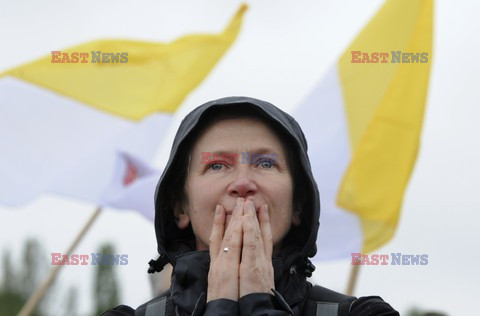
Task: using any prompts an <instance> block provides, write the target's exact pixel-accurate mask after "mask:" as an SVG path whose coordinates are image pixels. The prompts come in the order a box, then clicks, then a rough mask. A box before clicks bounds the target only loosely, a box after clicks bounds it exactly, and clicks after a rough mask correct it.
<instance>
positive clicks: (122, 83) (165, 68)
mask: <svg viewBox="0 0 480 316" xmlns="http://www.w3.org/2000/svg"><path fill="white" fill-rule="evenodd" d="M246 9H247V6H246V5H242V6H241V7H240V9H239V10H238V12H237V13H236V14H235V16H234V17H233V18H232V20H231V22H230V23H229V25H228V26H227V27H226V28H225V30H224V31H223V32H221V33H220V34H211V35H210V34H201V35H200V34H199V35H188V36H184V37H182V38H179V39H177V40H175V41H173V42H171V43H168V44H165V43H156V42H144V41H134V40H98V41H92V42H88V43H84V44H80V45H77V46H74V47H70V48H67V49H65V50H62V51H57V52H60V53H61V54H60V55H56V54H55V53H54V52H52V54H51V55H49V56H46V57H44V58H41V59H39V60H36V61H34V62H31V63H28V64H26V65H22V66H19V67H16V68H13V69H11V70H9V71H7V72H6V73H4V74H3V75H9V76H13V77H15V78H18V79H21V80H24V81H28V82H30V83H33V84H35V85H38V86H41V87H44V88H46V89H49V90H52V91H55V92H57V93H59V94H61V95H64V96H67V97H70V98H73V99H75V100H78V101H80V102H82V103H84V104H85V105H88V106H92V107H95V108H97V109H100V110H102V111H105V112H107V113H111V114H114V115H117V116H121V117H125V118H128V119H132V120H140V119H142V118H143V117H145V116H146V115H148V114H152V113H155V112H164V113H173V112H175V110H176V109H177V107H178V105H179V104H181V102H182V101H183V100H184V98H185V97H186V96H187V94H188V93H189V92H190V91H191V90H192V89H194V88H195V87H196V86H197V85H198V84H199V83H200V82H201V81H202V80H203V79H204V78H205V77H206V76H207V74H208V73H209V72H210V70H211V69H212V68H213V67H214V66H215V64H216V63H217V62H218V61H219V60H220V58H221V57H222V56H223V54H224V53H225V52H226V51H227V49H228V48H229V47H230V46H231V45H232V43H233V42H234V41H235V39H236V37H237V34H238V33H239V31H240V27H241V24H242V23H241V22H242V17H243V14H244V12H245V11H246ZM64 53H65V54H67V55H65V56H66V57H65V58H64V55H63V54H64ZM73 53H77V55H78V56H77V55H72V54H73ZM80 54H88V57H85V60H86V62H85V63H84V62H82V60H83V59H82V58H80ZM110 54H113V55H110ZM122 54H123V56H122ZM118 55H121V56H118ZM73 56H77V59H78V61H77V62H72V60H74V59H73ZM114 56H118V58H117V59H115V58H114ZM95 57H98V58H95ZM122 57H123V59H122ZM104 59H105V60H104ZM62 60H63V61H65V62H64V63H63V62H61V61H62ZM117 60H118V61H117ZM52 61H59V62H52ZM67 61H70V62H67ZM104 61H105V62H104ZM122 61H123V62H122Z"/></svg>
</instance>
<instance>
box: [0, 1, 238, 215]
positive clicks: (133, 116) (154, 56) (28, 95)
mask: <svg viewBox="0 0 480 316" xmlns="http://www.w3.org/2000/svg"><path fill="white" fill-rule="evenodd" d="M246 8H247V7H246V5H243V6H241V7H240V9H239V10H238V12H237V13H236V14H235V15H234V17H233V18H232V20H231V21H230V23H229V25H228V26H227V27H226V28H225V30H224V31H223V32H221V33H219V34H211V35H210V34H204V35H188V36H184V37H182V38H180V39H178V40H175V41H173V42H171V43H168V44H163V43H152V42H141V41H124V40H106V41H94V42H88V43H84V44H81V45H78V46H75V47H71V48H68V49H66V50H64V51H61V52H60V54H59V55H58V54H57V55H56V57H55V61H59V60H60V62H54V63H53V62H52V58H53V57H52V56H53V54H52V56H47V57H45V58H41V59H39V60H36V61H33V62H31V63H28V64H25V65H21V66H19V67H16V68H13V69H11V70H9V71H7V72H5V73H3V74H1V75H0V148H1V150H2V154H1V155H0V177H1V178H2V181H1V182H0V203H2V204H4V205H7V206H13V207H15V206H20V205H22V204H25V203H28V202H30V201H32V200H33V199H35V198H36V197H37V196H38V195H40V194H42V193H54V194H61V195H65V196H68V197H73V198H78V199H82V200H84V201H87V202H91V203H95V204H101V203H103V202H104V200H103V199H104V194H105V192H106V191H108V186H109V185H111V184H112V178H113V177H114V175H115V173H116V172H117V170H116V168H117V165H118V159H119V158H118V152H123V153H126V154H128V155H130V156H131V157H136V159H139V160H141V161H145V162H148V163H150V162H151V161H152V160H153V158H154V155H155V153H156V151H157V150H158V148H159V146H160V145H161V144H162V143H163V141H164V137H165V135H166V133H167V130H168V128H169V127H170V123H171V121H172V113H174V112H175V111H176V110H177V109H178V107H179V106H180V105H181V103H182V101H183V99H184V98H185V96H186V95H187V94H188V93H189V92H190V91H191V90H192V89H194V88H195V87H196V86H197V85H198V84H199V83H200V82H201V81H202V80H203V79H204V78H205V77H206V76H207V75H208V73H209V72H210V70H211V69H212V68H213V67H214V66H215V64H216V63H217V62H218V60H219V59H220V58H221V57H222V56H223V54H224V53H225V52H226V50H227V49H228V48H229V47H230V46H231V45H232V43H233V42H234V41H235V39H236V37H237V34H238V33H239V30H240V27H241V24H242V18H243V15H244V12H245V10H246ZM75 52H76V53H78V54H77V55H73V54H74V53H75ZM82 52H83V53H89V54H90V57H89V58H88V59H87V62H85V63H82V62H80V59H79V62H77V63H75V62H72V61H73V59H72V58H73V57H74V56H77V57H78V56H79V54H80V53H82ZM96 52H100V53H99V54H104V53H105V54H107V55H108V56H109V58H107V60H106V61H105V62H104V60H103V59H102V58H103V55H99V56H101V57H99V60H96V61H95V62H92V58H93V57H92V56H91V55H92V54H93V53H96ZM123 52H126V53H128V61H127V62H123V63H122V62H120V61H122V56H119V58H118V62H117V61H114V62H112V60H113V59H114V57H113V55H114V54H117V53H118V54H120V55H121V54H122V53H123ZM64 53H66V55H64ZM109 54H111V55H109ZM65 56H67V57H65ZM63 58H65V61H66V60H69V61H70V62H69V63H68V62H65V63H62V62H61V61H62V59H63ZM107 61H108V62H107ZM123 61H126V60H125V59H123ZM139 183H140V182H139ZM136 186H138V184H135V187H136ZM132 187H133V186H132ZM118 199H119V198H118V197H117V200H118ZM118 205H119V204H118V203H117V206H118Z"/></svg>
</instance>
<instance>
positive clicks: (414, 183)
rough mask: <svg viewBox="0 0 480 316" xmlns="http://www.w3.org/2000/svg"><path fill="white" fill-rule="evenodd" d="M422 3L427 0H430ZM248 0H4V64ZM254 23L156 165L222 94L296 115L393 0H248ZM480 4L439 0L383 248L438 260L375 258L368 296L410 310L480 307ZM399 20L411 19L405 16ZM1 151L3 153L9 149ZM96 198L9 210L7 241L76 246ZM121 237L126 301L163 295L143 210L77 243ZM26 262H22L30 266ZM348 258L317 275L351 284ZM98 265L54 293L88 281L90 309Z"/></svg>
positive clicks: (110, 218) (166, 37)
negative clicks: (410, 144)
mask: <svg viewBox="0 0 480 316" xmlns="http://www.w3.org/2000/svg"><path fill="white" fill-rule="evenodd" d="M419 1H421V0H419ZM240 3H241V2H240V1H222V0H208V1H195V0H188V1H187V0H185V1H143V0H142V1H136V2H132V1H128V2H127V1H120V0H116V1H110V0H104V1H91V0H86V1H82V2H76V3H70V2H61V1H33V0H31V1H6V0H1V2H0V39H1V43H2V44H1V45H2V49H1V51H0V54H1V57H2V58H0V72H2V71H4V70H6V69H8V68H10V67H13V66H16V65H19V64H22V63H25V62H28V61H31V60H32V59H34V58H37V57H41V56H44V55H46V54H48V53H49V52H50V51H52V50H59V49H62V48H65V47H68V46H72V45H76V44H78V43H81V42H84V41H88V40H92V39H99V38H131V39H139V40H142V39H143V40H150V41H162V42H168V41H171V40H173V39H175V38H177V37H179V36H182V35H184V34H189V33H215V32H220V31H221V30H223V28H224V27H225V25H226V24H227V23H228V21H229V19H230V18H231V16H232V15H233V14H234V12H235V11H236V10H237V8H238V7H239V5H240ZM248 3H249V5H250V9H249V10H248V11H247V13H246V15H245V18H244V24H243V28H242V30H241V33H240V35H239V37H238V39H237V41H236V43H234V45H233V46H232V47H231V49H230V50H229V51H228V52H227V54H226V55H225V56H224V58H223V59H222V60H221V61H220V62H219V64H218V65H217V66H216V67H215V68H214V70H213V71H212V72H211V74H210V75H209V76H208V77H207V79H206V80H205V81H204V82H203V83H202V84H201V85H200V86H199V87H198V88H197V89H196V90H195V91H194V92H193V93H192V94H190V96H189V97H188V98H187V99H186V100H185V102H184V104H183V107H182V108H181V110H180V111H179V113H178V114H177V117H176V119H175V121H174V124H173V126H172V128H171V129H170V132H169V135H168V137H167V138H166V142H165V146H164V147H162V148H161V149H159V152H158V155H157V158H158V159H157V160H156V165H157V166H158V167H162V165H163V164H164V163H165V162H166V159H167V158H168V156H167V155H168V152H169V147H170V144H171V141H172V137H173V133H174V132H175V130H176V128H177V126H178V124H179V122H180V120H181V118H182V117H183V116H184V115H185V114H186V113H187V112H188V111H189V110H191V109H192V108H193V107H195V106H197V105H199V104H201V103H203V102H205V101H208V100H211V99H214V98H217V97H222V96H228V95H248V96H253V97H257V98H260V99H265V100H268V101H270V102H272V103H274V104H276V105H278V106H279V107H281V108H283V109H285V110H287V111H291V110H292V109H294V108H295V107H296V106H297V105H298V104H299V103H300V102H301V101H302V100H303V98H305V97H306V95H307V94H308V92H309V91H310V90H311V89H312V88H313V86H314V85H315V84H316V83H317V82H318V80H320V79H321V77H322V75H323V74H324V73H325V71H326V70H327V69H328V68H329V67H330V66H331V65H332V64H333V63H334V62H335V60H336V58H338V56H339V54H340V53H342V51H343V50H344V49H345V47H346V46H347V45H348V44H349V42H350V41H351V40H352V39H353V38H354V36H355V34H356V33H357V32H359V31H360V30H361V28H362V26H363V25H364V24H365V23H366V22H367V21H368V20H369V19H370V18H371V17H372V15H373V14H374V13H375V11H376V10H377V9H378V8H379V6H380V5H381V4H382V3H383V1H380V0H372V1H353V0H344V1H318V0H317V1H313V0H312V1H301V2H300V1H293V0H292V1H286V0H252V1H248ZM479 9H480V4H479V3H478V2H477V1H473V0H472V1H456V2H454V1H446V0H444V1H436V3H435V14H434V20H435V26H434V49H433V53H432V56H431V58H430V59H429V61H430V62H432V68H431V81H430V88H429V94H428V100H427V111H426V116H425V121H424V128H423V135H422V141H421V148H420V152H419V156H418V160H417V164H416V166H415V170H414V173H413V176H412V178H411V181H410V183H409V186H408V189H407V192H406V195H405V198H404V203H403V209H402V215H401V219H400V224H399V227H398V230H397V233H396V235H395V238H394V239H393V240H392V241H391V242H390V243H388V244H387V245H386V246H385V247H383V248H381V249H379V250H378V251H377V253H380V254H390V253H391V252H402V253H404V254H428V258H429V260H428V265H426V266H390V265H389V266H370V267H362V270H361V271H360V277H359V283H358V286H357V289H356V292H355V294H356V295H359V296H360V295H368V294H378V295H380V296H382V297H383V298H384V299H385V300H387V301H389V302H390V303H391V304H392V305H393V306H394V307H396V308H397V309H398V310H399V311H401V312H404V311H406V309H407V308H409V307H411V306H417V307H419V308H421V309H435V310H441V311H445V312H448V313H449V314H450V315H468V314H473V311H474V310H476V309H477V308H476V302H477V295H475V294H478V284H480V274H479V273H478V269H477V266H478V262H480V255H479V252H478V248H479V247H478V241H479V240H480V230H478V229H477V226H478V224H479V220H480V216H479V215H478V212H479V211H480V202H479V199H478V192H479V186H480V185H479V182H480V181H479V180H480V166H479V163H478V162H479V161H480V146H479V140H478V135H480V127H479V124H478V123H477V121H478V120H479V117H480V115H479V114H480V110H479V109H478V105H479V102H478V88H479V83H480V82H479V79H478V74H479V73H480V66H479V62H478V60H477V59H478V58H477V53H478V51H479V48H480V45H479V43H478V34H476V33H478V30H480V19H478V12H480V10H479ZM398 27H402V26H401V25H399V26H398ZM0 154H1V152H0ZM94 207H95V206H94V205H89V204H85V203H80V202H78V201H73V200H66V199H62V198H61V197H55V196H47V195H45V196H42V197H40V198H39V199H37V200H36V201H34V202H33V203H31V204H29V205H27V206H25V207H22V208H19V209H15V210H12V209H8V208H2V207H0V251H4V250H6V249H10V250H11V251H12V252H13V255H14V256H17V257H16V258H18V255H19V253H20V247H22V245H23V242H24V241H25V240H26V239H27V238H28V237H34V238H36V239H38V240H39V241H41V242H42V244H43V246H44V248H45V253H46V255H48V256H49V254H50V253H51V252H63V251H65V249H66V247H67V246H68V244H69V243H70V241H71V240H72V239H73V238H74V236H75V235H76V233H77V232H78V231H79V229H80V227H81V225H82V224H83V223H84V222H85V221H86V220H87V218H88V217H89V216H90V214H91V213H92V212H93V210H94ZM103 241H112V242H114V243H115V245H116V248H117V252H118V253H125V254H128V258H129V263H128V265H127V266H121V267H118V269H116V271H117V272H118V275H119V278H120V282H121V286H122V302H123V303H125V304H129V305H131V306H135V307H136V306H138V305H139V304H141V303H143V302H145V301H146V300H148V299H149V298H150V287H149V284H148V280H147V276H146V273H145V271H146V268H147V262H148V260H149V259H150V258H153V257H155V254H156V242H155V235H154V230H153V227H152V224H151V223H149V222H148V221H146V220H145V219H143V218H142V217H141V216H140V215H138V214H135V213H132V212H117V211H114V210H105V211H104V212H103V213H102V214H101V216H100V218H99V219H98V220H97V221H96V223H95V225H94V226H93V227H92V229H91V231H90V232H89V233H88V235H87V236H86V238H85V239H84V240H83V241H82V243H81V244H80V246H79V247H78V248H77V251H76V253H87V254H89V253H91V252H94V251H96V250H97V246H98V244H99V243H101V242H103ZM19 266H21V264H20V265H19ZM349 270H350V262H349V260H340V261H335V262H328V263H321V264H317V271H316V273H315V276H314V282H316V283H318V284H321V285H324V286H327V287H330V288H333V289H336V290H340V291H344V289H345V287H346V283H347V278H348V273H349ZM92 271H93V267H92V266H71V267H65V269H63V271H62V272H61V274H60V276H59V284H58V287H57V292H56V293H55V295H59V297H61V295H63V293H62V291H63V289H65V288H67V287H68V286H69V285H75V286H77V287H78V288H79V292H80V293H79V295H80V297H79V299H80V301H79V305H80V311H81V312H82V313H86V312H88V311H90V310H91V306H90V304H91V295H92V294H91V291H90V288H91V282H90V281H91V279H93V273H92Z"/></svg>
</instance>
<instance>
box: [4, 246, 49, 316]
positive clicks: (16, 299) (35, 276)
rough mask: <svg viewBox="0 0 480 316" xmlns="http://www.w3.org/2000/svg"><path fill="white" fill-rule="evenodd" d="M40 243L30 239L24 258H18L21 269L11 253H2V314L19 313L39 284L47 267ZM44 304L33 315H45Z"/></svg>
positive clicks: (25, 247)
mask: <svg viewBox="0 0 480 316" xmlns="http://www.w3.org/2000/svg"><path fill="white" fill-rule="evenodd" d="M41 254H42V250H41V247H40V244H39V243H38V242H37V241H35V240H33V239H29V240H27V241H26V243H25V246H24V249H23V256H22V257H23V260H16V262H19V263H21V264H17V265H15V266H17V267H18V268H19V271H15V270H14V268H13V265H12V260H11V254H10V252H9V251H6V252H4V253H3V255H2V263H3V277H2V284H1V286H0V316H3V315H9V316H10V315H15V314H17V313H18V312H19V311H20V309H21V308H22V306H23V305H24V304H25V302H26V301H27V300H28V298H29V297H30V295H31V294H32V293H33V291H34V290H35V289H36V288H37V286H38V284H39V279H40V276H41V275H42V273H43V272H44V268H45V258H44V257H43V256H42V255H41ZM44 310H45V308H44V306H42V305H40V306H37V308H36V309H35V311H34V313H33V314H32V315H43V314H45V313H44Z"/></svg>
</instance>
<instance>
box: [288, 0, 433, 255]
mask: <svg viewBox="0 0 480 316" xmlns="http://www.w3.org/2000/svg"><path fill="white" fill-rule="evenodd" d="M432 16H433V1H431V0H426V1H416V0H408V1H397V0H388V1H386V2H385V4H384V5H383V7H382V8H381V9H380V10H379V12H378V13H377V14H376V15H375V16H374V17H373V19H372V20H371V21H370V22H369V23H368V25H367V26H366V27H365V28H364V29H363V30H362V31H361V32H360V33H359V35H358V36H357V37H356V38H355V39H354V41H353V42H352V43H351V45H350V46H349V47H348V48H347V49H346V50H345V52H344V54H343V55H342V56H341V57H340V59H339V61H338V62H337V64H336V65H335V66H334V67H333V68H332V69H330V71H328V73H327V75H326V77H325V78H324V79H323V80H322V81H321V82H320V83H319V84H318V85H317V86H316V88H315V89H314V91H313V92H312V93H311V94H310V95H309V96H308V97H307V98H306V99H305V101H304V102H303V103H302V104H301V105H300V106H299V107H298V109H297V110H296V111H297V113H296V117H297V118H298V120H299V122H300V124H301V125H302V126H305V127H306V128H305V134H306V135H307V137H308V139H309V142H310V144H309V147H310V157H311V160H312V165H313V167H314V174H315V176H316V178H317V181H318V183H319V188H320V194H321V201H322V213H321V220H320V221H321V229H320V233H319V237H318V247H319V252H318V257H317V258H318V259H335V258H343V257H348V256H350V254H351V253H352V252H360V251H361V252H371V251H373V250H375V249H377V248H379V247H381V246H382V245H384V244H385V243H386V242H387V241H389V240H390V239H391V238H392V237H393V235H394V232H395V229H396V227H397V224H398V220H399V216H400V209H401V204H402V200H403V195H404V192H405V189H406V186H407V184H408V180H409V178H410V175H411V173H412V170H413V166H414V164H415V160H416V157H417V153H418V148H419V142H420V136H421V128H422V122H423V115H424V111H425V103H426V96H427V90H428V79H429V74H430V64H431V58H432V27H433V19H432ZM399 25H401V27H399ZM382 53H383V54H384V56H385V57H384V58H378V57H379V56H380V57H381V56H382V55H381V54H382ZM385 54H388V57H387V55H385ZM422 54H423V57H421V56H422ZM398 56H400V57H398ZM425 56H426V57H427V58H425ZM422 58H423V59H422ZM382 60H383V61H382ZM346 211H348V212H346Z"/></svg>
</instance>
